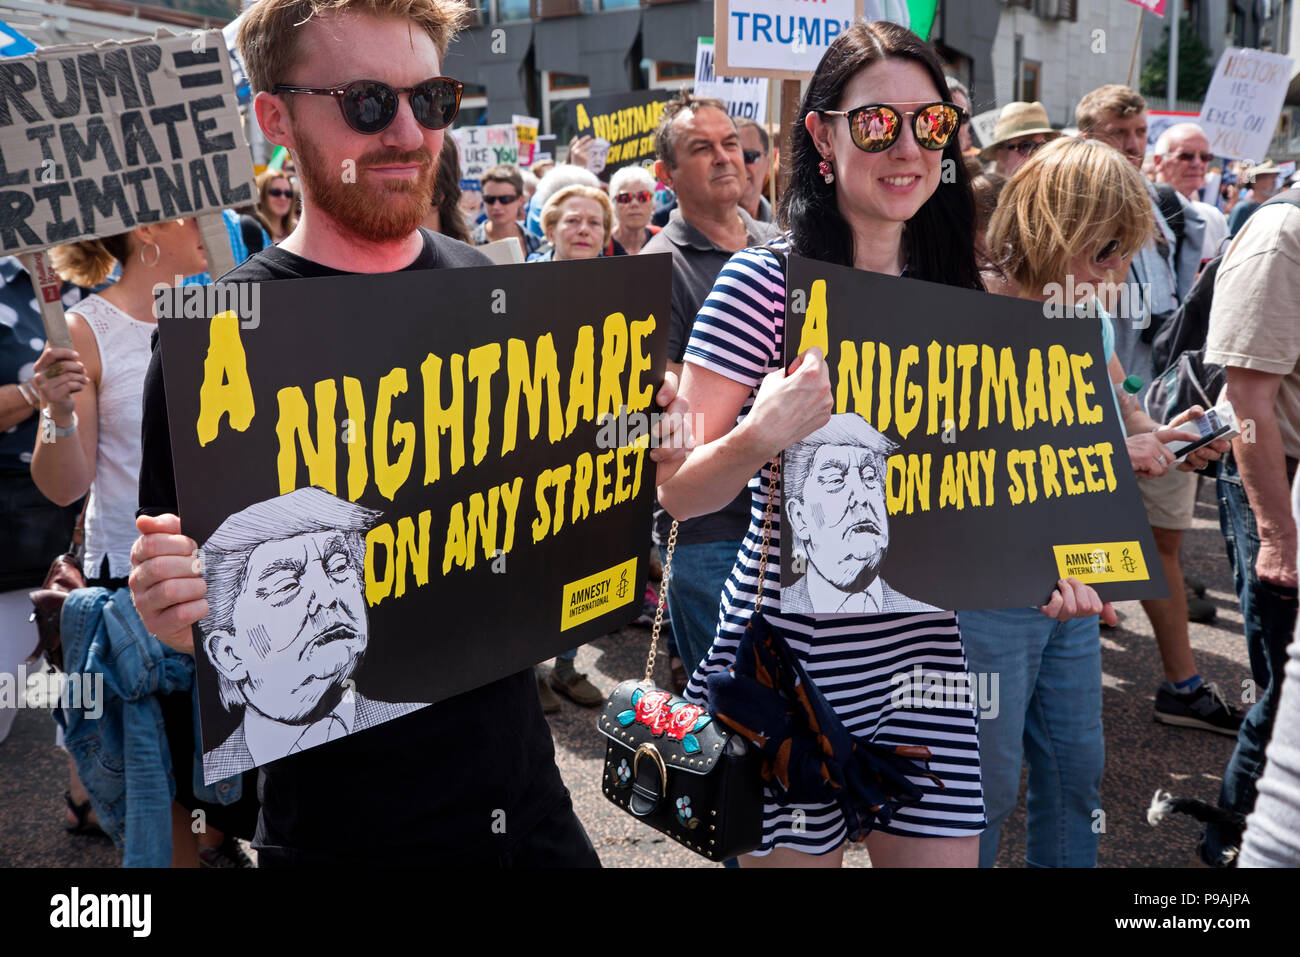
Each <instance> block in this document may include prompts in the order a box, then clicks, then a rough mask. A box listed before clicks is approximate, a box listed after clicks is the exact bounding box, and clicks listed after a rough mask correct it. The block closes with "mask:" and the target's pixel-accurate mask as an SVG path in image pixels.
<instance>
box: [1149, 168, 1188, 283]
mask: <svg viewBox="0 0 1300 957" xmlns="http://www.w3.org/2000/svg"><path fill="white" fill-rule="evenodd" d="M1156 205H1158V207H1160V215H1161V216H1164V217H1165V222H1167V224H1169V229H1170V230H1171V231H1173V234H1174V265H1175V268H1177V265H1178V254H1179V252H1182V250H1183V235H1184V234H1186V233H1187V220H1186V218H1184V217H1183V204H1182V202H1179V199H1178V191H1177V190H1175V189H1174V187H1173V186H1170V185H1169V183H1156Z"/></svg>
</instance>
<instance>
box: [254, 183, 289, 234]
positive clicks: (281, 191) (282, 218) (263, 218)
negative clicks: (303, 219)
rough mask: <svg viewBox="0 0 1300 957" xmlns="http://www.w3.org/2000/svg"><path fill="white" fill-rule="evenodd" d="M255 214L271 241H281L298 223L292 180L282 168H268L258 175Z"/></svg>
mask: <svg viewBox="0 0 1300 957" xmlns="http://www.w3.org/2000/svg"><path fill="white" fill-rule="evenodd" d="M256 215H257V219H258V221H259V222H260V223H261V224H262V228H263V229H265V230H266V234H267V235H268V236H270V237H271V242H273V243H279V242H283V241H284V238H285V237H286V236H288V235H289V234H290V233H291V232H293V228H294V227H295V226H297V225H298V212H297V207H296V206H295V204H294V191H293V182H292V181H291V180H290V179H289V175H288V174H287V173H285V172H284V171H283V170H278V169H268V170H263V171H262V172H261V173H260V174H259V175H258V177H257V210H256Z"/></svg>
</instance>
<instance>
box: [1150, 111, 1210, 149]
mask: <svg viewBox="0 0 1300 957" xmlns="http://www.w3.org/2000/svg"><path fill="white" fill-rule="evenodd" d="M1199 117H1200V114H1198V113H1184V112H1179V111H1172V110H1147V151H1148V152H1149V151H1151V150H1154V149H1155V146H1156V140H1158V139H1160V134H1161V133H1163V132H1164V131H1165V130H1167V129H1169V127H1171V126H1177V125H1178V124H1179V123H1195V122H1197V121H1198V119H1199Z"/></svg>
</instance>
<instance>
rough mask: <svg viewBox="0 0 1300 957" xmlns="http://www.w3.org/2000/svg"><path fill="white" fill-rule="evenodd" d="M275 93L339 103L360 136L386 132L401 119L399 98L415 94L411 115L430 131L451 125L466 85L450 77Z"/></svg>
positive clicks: (277, 90)
mask: <svg viewBox="0 0 1300 957" xmlns="http://www.w3.org/2000/svg"><path fill="white" fill-rule="evenodd" d="M271 92H272V93H314V94H317V95H320V96H332V97H334V99H336V100H338V104H339V109H340V110H341V111H342V112H343V119H344V121H345V122H346V123H347V124H348V126H350V127H352V129H354V130H356V131H357V132H358V133H366V134H372V133H382V132H383V131H384V130H386V129H387V128H388V126H389V124H391V123H392V122H393V120H394V119H395V118H396V117H397V106H398V102H399V100H398V97H399V96H400V95H401V94H403V93H409V94H411V112H412V113H414V114H415V119H416V121H417V122H418V123H419V124H420V125H421V126H423V127H424V128H425V129H429V130H441V129H445V128H446V127H448V126H450V125H451V121H452V120H454V119H455V118H456V114H457V113H458V112H459V111H460V97H461V94H462V93H464V92H465V84H464V83H461V82H460V80H453V79H452V78H451V77H449V76H435V77H431V78H430V79H428V80H425V81H424V82H423V83H419V84H417V85H415V86H408V87H404V88H402V89H395V88H393V87H391V86H389V85H388V84H387V83H381V82H379V81H378V80H356V81H354V82H352V83H349V84H347V85H346V86H337V87H311V86H290V85H288V84H286V83H280V84H278V85H277V86H276V87H275V89H273V90H272V91H271Z"/></svg>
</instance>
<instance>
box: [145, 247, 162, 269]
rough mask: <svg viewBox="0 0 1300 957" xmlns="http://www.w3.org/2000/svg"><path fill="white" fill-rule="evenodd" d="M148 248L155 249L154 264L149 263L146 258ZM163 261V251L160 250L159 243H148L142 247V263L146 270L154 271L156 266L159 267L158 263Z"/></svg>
mask: <svg viewBox="0 0 1300 957" xmlns="http://www.w3.org/2000/svg"><path fill="white" fill-rule="evenodd" d="M148 248H152V249H153V253H154V255H153V262H148V261H146V260H145V258H144V251H145V249H148ZM161 259H162V250H161V249H159V248H158V244H157V243H148V244H147V245H145V246H141V247H140V262H141V264H142V265H144V267H145V268H146V269H152V268H153V267H154V266H156V265H158V262H159V261H160V260H161Z"/></svg>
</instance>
